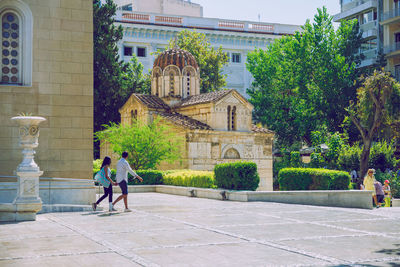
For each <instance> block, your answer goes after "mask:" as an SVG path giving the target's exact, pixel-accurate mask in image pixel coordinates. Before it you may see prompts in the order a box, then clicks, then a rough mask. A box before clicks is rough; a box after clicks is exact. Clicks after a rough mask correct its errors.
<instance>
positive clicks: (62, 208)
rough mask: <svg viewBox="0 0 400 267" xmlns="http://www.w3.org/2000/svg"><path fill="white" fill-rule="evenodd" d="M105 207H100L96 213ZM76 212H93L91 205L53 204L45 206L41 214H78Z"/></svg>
mask: <svg viewBox="0 0 400 267" xmlns="http://www.w3.org/2000/svg"><path fill="white" fill-rule="evenodd" d="M102 210H103V207H100V206H98V207H97V209H96V211H102ZM76 211H93V210H92V206H90V205H68V204H53V205H46V204H45V205H43V206H42V210H41V211H39V212H38V214H40V213H50V212H76Z"/></svg>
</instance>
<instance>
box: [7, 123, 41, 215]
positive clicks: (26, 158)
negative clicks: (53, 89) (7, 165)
mask: <svg viewBox="0 0 400 267" xmlns="http://www.w3.org/2000/svg"><path fill="white" fill-rule="evenodd" d="M11 120H12V121H15V122H16V123H17V124H18V126H19V131H18V132H19V146H20V147H21V148H22V155H23V158H22V162H21V163H20V164H19V165H18V167H17V172H16V173H17V177H18V187H17V196H16V198H15V200H14V202H13V203H14V204H15V205H16V211H17V212H20V213H21V214H23V213H25V217H27V218H26V219H29V218H30V217H32V216H33V217H34V218H35V217H36V213H37V212H38V211H40V210H41V209H42V201H41V199H40V197H39V176H40V175H42V174H43V172H42V171H40V168H39V166H38V165H37V164H36V162H35V160H34V156H35V150H34V148H36V147H38V145H39V142H38V139H39V124H40V123H41V122H43V121H45V120H46V119H45V118H42V117H36V116H17V117H13V118H11ZM34 218H33V219H34ZM31 219H32V218H31Z"/></svg>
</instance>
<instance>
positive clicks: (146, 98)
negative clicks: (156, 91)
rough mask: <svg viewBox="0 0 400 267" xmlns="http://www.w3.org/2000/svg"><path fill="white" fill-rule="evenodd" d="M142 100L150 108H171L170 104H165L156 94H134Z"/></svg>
mask: <svg viewBox="0 0 400 267" xmlns="http://www.w3.org/2000/svg"><path fill="white" fill-rule="evenodd" d="M134 95H135V96H136V97H137V98H138V99H139V101H140V102H142V103H143V104H144V105H146V106H147V107H149V108H155V109H163V110H169V109H170V108H169V106H168V105H167V104H165V102H164V101H162V100H161V98H159V97H158V96H155V95H145V94H134Z"/></svg>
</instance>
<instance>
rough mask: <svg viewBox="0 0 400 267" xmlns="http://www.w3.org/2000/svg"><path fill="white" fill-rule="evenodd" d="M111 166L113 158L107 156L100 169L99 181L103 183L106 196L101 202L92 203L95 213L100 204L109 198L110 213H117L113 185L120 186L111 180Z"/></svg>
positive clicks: (103, 196)
mask: <svg viewBox="0 0 400 267" xmlns="http://www.w3.org/2000/svg"><path fill="white" fill-rule="evenodd" d="M110 164H111V158H110V157H108V156H106V157H105V158H104V160H103V163H102V164H101V168H100V171H99V172H100V174H99V179H98V182H99V183H101V185H102V186H103V188H104V195H102V196H101V197H100V198H99V200H97V202H96V203H92V208H93V210H94V211H95V210H96V208H97V205H99V204H100V202H101V201H102V200H103V199H105V198H106V197H107V196H108V203H109V204H108V205H109V211H116V209H114V207H113V205H112V201H113V188H112V185H118V184H117V183H116V182H114V181H113V180H111V178H110V177H111V170H110V168H109V167H110Z"/></svg>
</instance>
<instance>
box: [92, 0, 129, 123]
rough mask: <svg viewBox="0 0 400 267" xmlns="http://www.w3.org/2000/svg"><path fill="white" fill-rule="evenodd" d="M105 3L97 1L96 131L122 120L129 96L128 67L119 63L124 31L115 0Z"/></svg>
mask: <svg viewBox="0 0 400 267" xmlns="http://www.w3.org/2000/svg"><path fill="white" fill-rule="evenodd" d="M101 2H102V1H100V0H93V43H94V51H93V74H94V76H93V79H94V80H93V83H94V92H93V94H94V131H99V130H100V129H101V125H103V124H108V123H109V122H110V121H111V122H118V121H119V113H118V109H119V108H120V107H121V104H122V103H123V102H122V101H124V100H125V99H126V97H127V95H128V92H127V91H125V90H124V88H123V87H122V81H121V75H122V72H123V70H124V67H125V64H124V63H123V62H122V61H120V60H119V56H118V47H117V42H118V41H119V40H121V39H122V36H123V31H122V27H121V26H118V27H117V26H115V25H114V19H113V16H114V15H115V13H116V8H117V7H116V5H115V4H114V3H113V1H112V0H107V1H106V2H105V3H103V4H102V3H101Z"/></svg>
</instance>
